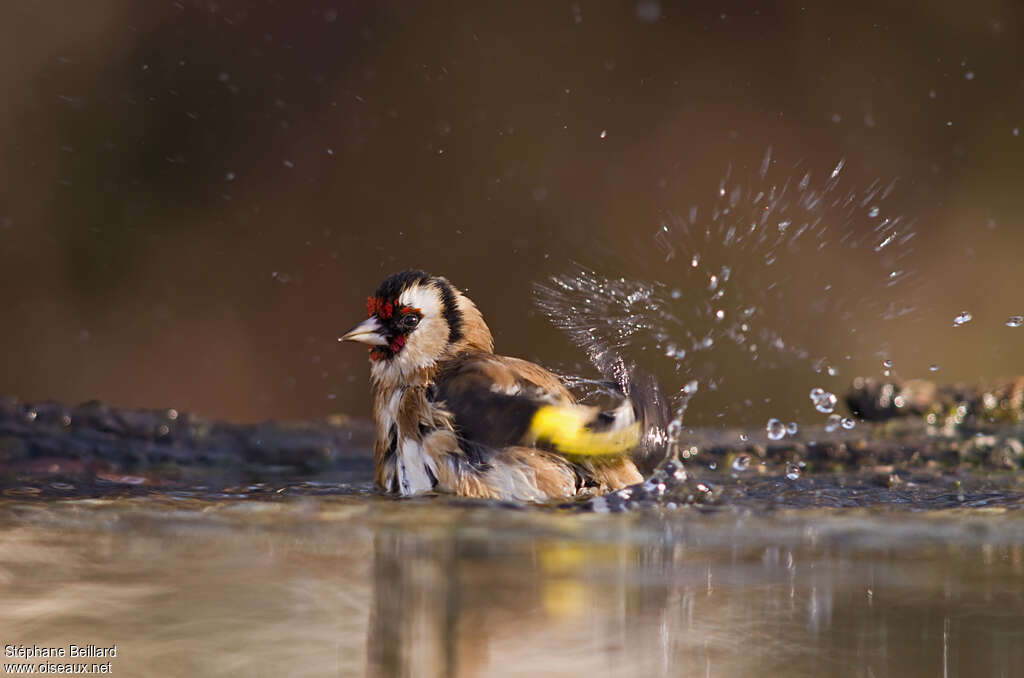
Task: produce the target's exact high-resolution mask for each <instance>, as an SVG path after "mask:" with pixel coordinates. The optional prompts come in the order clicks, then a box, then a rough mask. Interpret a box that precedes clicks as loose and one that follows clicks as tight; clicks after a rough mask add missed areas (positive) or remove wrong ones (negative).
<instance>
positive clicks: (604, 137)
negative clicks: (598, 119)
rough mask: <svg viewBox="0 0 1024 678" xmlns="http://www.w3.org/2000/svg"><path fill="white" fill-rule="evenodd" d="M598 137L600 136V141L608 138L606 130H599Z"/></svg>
mask: <svg viewBox="0 0 1024 678" xmlns="http://www.w3.org/2000/svg"><path fill="white" fill-rule="evenodd" d="M600 136H601V138H602V139H607V138H608V130H606V129H603V130H601V135H600Z"/></svg>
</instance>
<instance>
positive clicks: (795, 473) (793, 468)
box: [786, 462, 800, 480]
mask: <svg viewBox="0 0 1024 678" xmlns="http://www.w3.org/2000/svg"><path fill="white" fill-rule="evenodd" d="M786 477H787V478H789V479H790V480H797V479H799V478H800V467H799V466H797V465H796V464H793V463H791V462H786Z"/></svg>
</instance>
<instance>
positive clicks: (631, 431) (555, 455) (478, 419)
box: [338, 270, 644, 502]
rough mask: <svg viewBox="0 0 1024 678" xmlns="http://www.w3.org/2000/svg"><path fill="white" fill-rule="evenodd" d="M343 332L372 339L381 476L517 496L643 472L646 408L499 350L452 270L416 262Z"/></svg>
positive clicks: (532, 497) (565, 492) (600, 485)
mask: <svg viewBox="0 0 1024 678" xmlns="http://www.w3.org/2000/svg"><path fill="white" fill-rule="evenodd" d="M366 313H367V317H366V319H365V320H363V321H362V322H360V323H359V324H357V325H356V326H355V327H353V328H352V329H351V330H349V331H348V332H346V333H345V334H344V335H342V336H341V337H339V339H338V341H350V342H359V343H363V344H368V345H369V359H370V390H371V393H372V402H373V418H374V424H375V429H376V439H375V442H374V481H375V483H376V485H377V486H378V487H379V488H380V489H381V490H382V491H383V492H385V493H387V494H391V495H398V496H403V497H409V496H415V495H422V494H430V493H435V494H453V495H459V496H464V497H474V498H480V499H495V500H506V501H514V502H547V501H553V500H567V499H573V498H577V497H583V496H596V495H599V494H603V493H606V492H610V491H614V490H620V489H622V488H625V487H627V486H629V485H633V484H635V483H640V482H642V481H643V479H644V478H643V476H642V475H641V473H640V471H639V470H638V468H637V465H636V463H635V462H634V461H633V459H632V458H631V457H630V454H629V453H630V452H631V451H633V450H635V449H637V447H638V446H639V445H641V438H642V435H643V425H642V424H643V423H642V421H641V419H642V412H639V410H640V409H641V408H640V407H638V405H637V404H636V403H634V402H633V401H631V400H630V399H629V398H628V397H626V396H625V395H624V394H623V396H622V397H621V402H620V403H618V405H617V406H616V407H614V408H613V409H611V410H608V411H602V410H600V409H599V408H598V407H595V406H588V405H582V404H580V403H578V402H577V400H576V398H575V397H574V396H573V394H572V393H571V392H570V391H569V389H568V388H567V387H566V386H565V385H564V384H563V383H562V381H561V380H560V379H559V377H558V376H556V375H555V374H553V373H552V372H550V371H548V370H547V369H545V368H543V367H541V366H540V365H537V364H535V363H533V362H529V361H527V360H523V359H520V358H513V357H508V356H502V355H497V354H495V352H494V339H493V336H492V335H491V331H490V329H489V328H488V326H487V324H486V323H485V322H484V319H483V315H482V314H481V312H480V310H479V309H478V308H477V306H476V304H474V303H473V302H472V301H471V300H470V299H469V297H467V296H466V295H465V294H464V293H463V292H462V291H460V290H459V289H457V288H456V287H454V286H453V285H452V284H451V283H450V282H449V281H448V280H447V279H446V278H444V277H440V276H433V275H430V274H428V273H425V272H423V271H420V270H407V271H402V272H399V273H395V274H394V275H391V276H390V277H388V278H386V279H385V280H384V281H383V282H382V283H381V284H380V285H379V286H378V287H377V289H376V291H375V292H374V294H373V295H372V296H370V297H369V298H368V299H367V303H366Z"/></svg>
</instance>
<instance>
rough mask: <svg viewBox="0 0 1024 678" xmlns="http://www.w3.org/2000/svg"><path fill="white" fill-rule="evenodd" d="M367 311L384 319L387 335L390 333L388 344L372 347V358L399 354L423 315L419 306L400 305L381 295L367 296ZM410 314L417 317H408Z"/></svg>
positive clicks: (383, 358)
mask: <svg viewBox="0 0 1024 678" xmlns="http://www.w3.org/2000/svg"><path fill="white" fill-rule="evenodd" d="M366 313H367V315H368V316H370V317H372V316H374V315H376V316H377V317H378V318H379V319H380V320H382V321H384V323H383V325H384V329H385V331H386V333H385V336H388V335H390V339H389V341H388V345H387V346H374V347H373V348H371V349H370V360H386V359H388V358H391V357H393V356H395V355H397V354H398V353H399V352H400V351H401V350H402V348H404V347H405V342H406V341H407V337H406V335H407V334H408V333H409V332H411V331H412V330H413V329H415V327H416V324H417V321H418V320H419V319H420V318H422V317H423V311H421V310H420V309H418V308H413V307H411V306H399V305H398V304H397V303H396V302H393V301H386V300H385V299H382V298H381V297H367V299H366ZM410 315H415V318H408V316H410ZM396 316H397V317H396ZM392 318H394V320H392ZM410 321H411V324H410Z"/></svg>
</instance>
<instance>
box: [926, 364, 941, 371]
mask: <svg viewBox="0 0 1024 678" xmlns="http://www.w3.org/2000/svg"><path fill="white" fill-rule="evenodd" d="M928 371H929V372H938V371H939V365H938V364H937V363H932V364H931V365H929V366H928Z"/></svg>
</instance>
